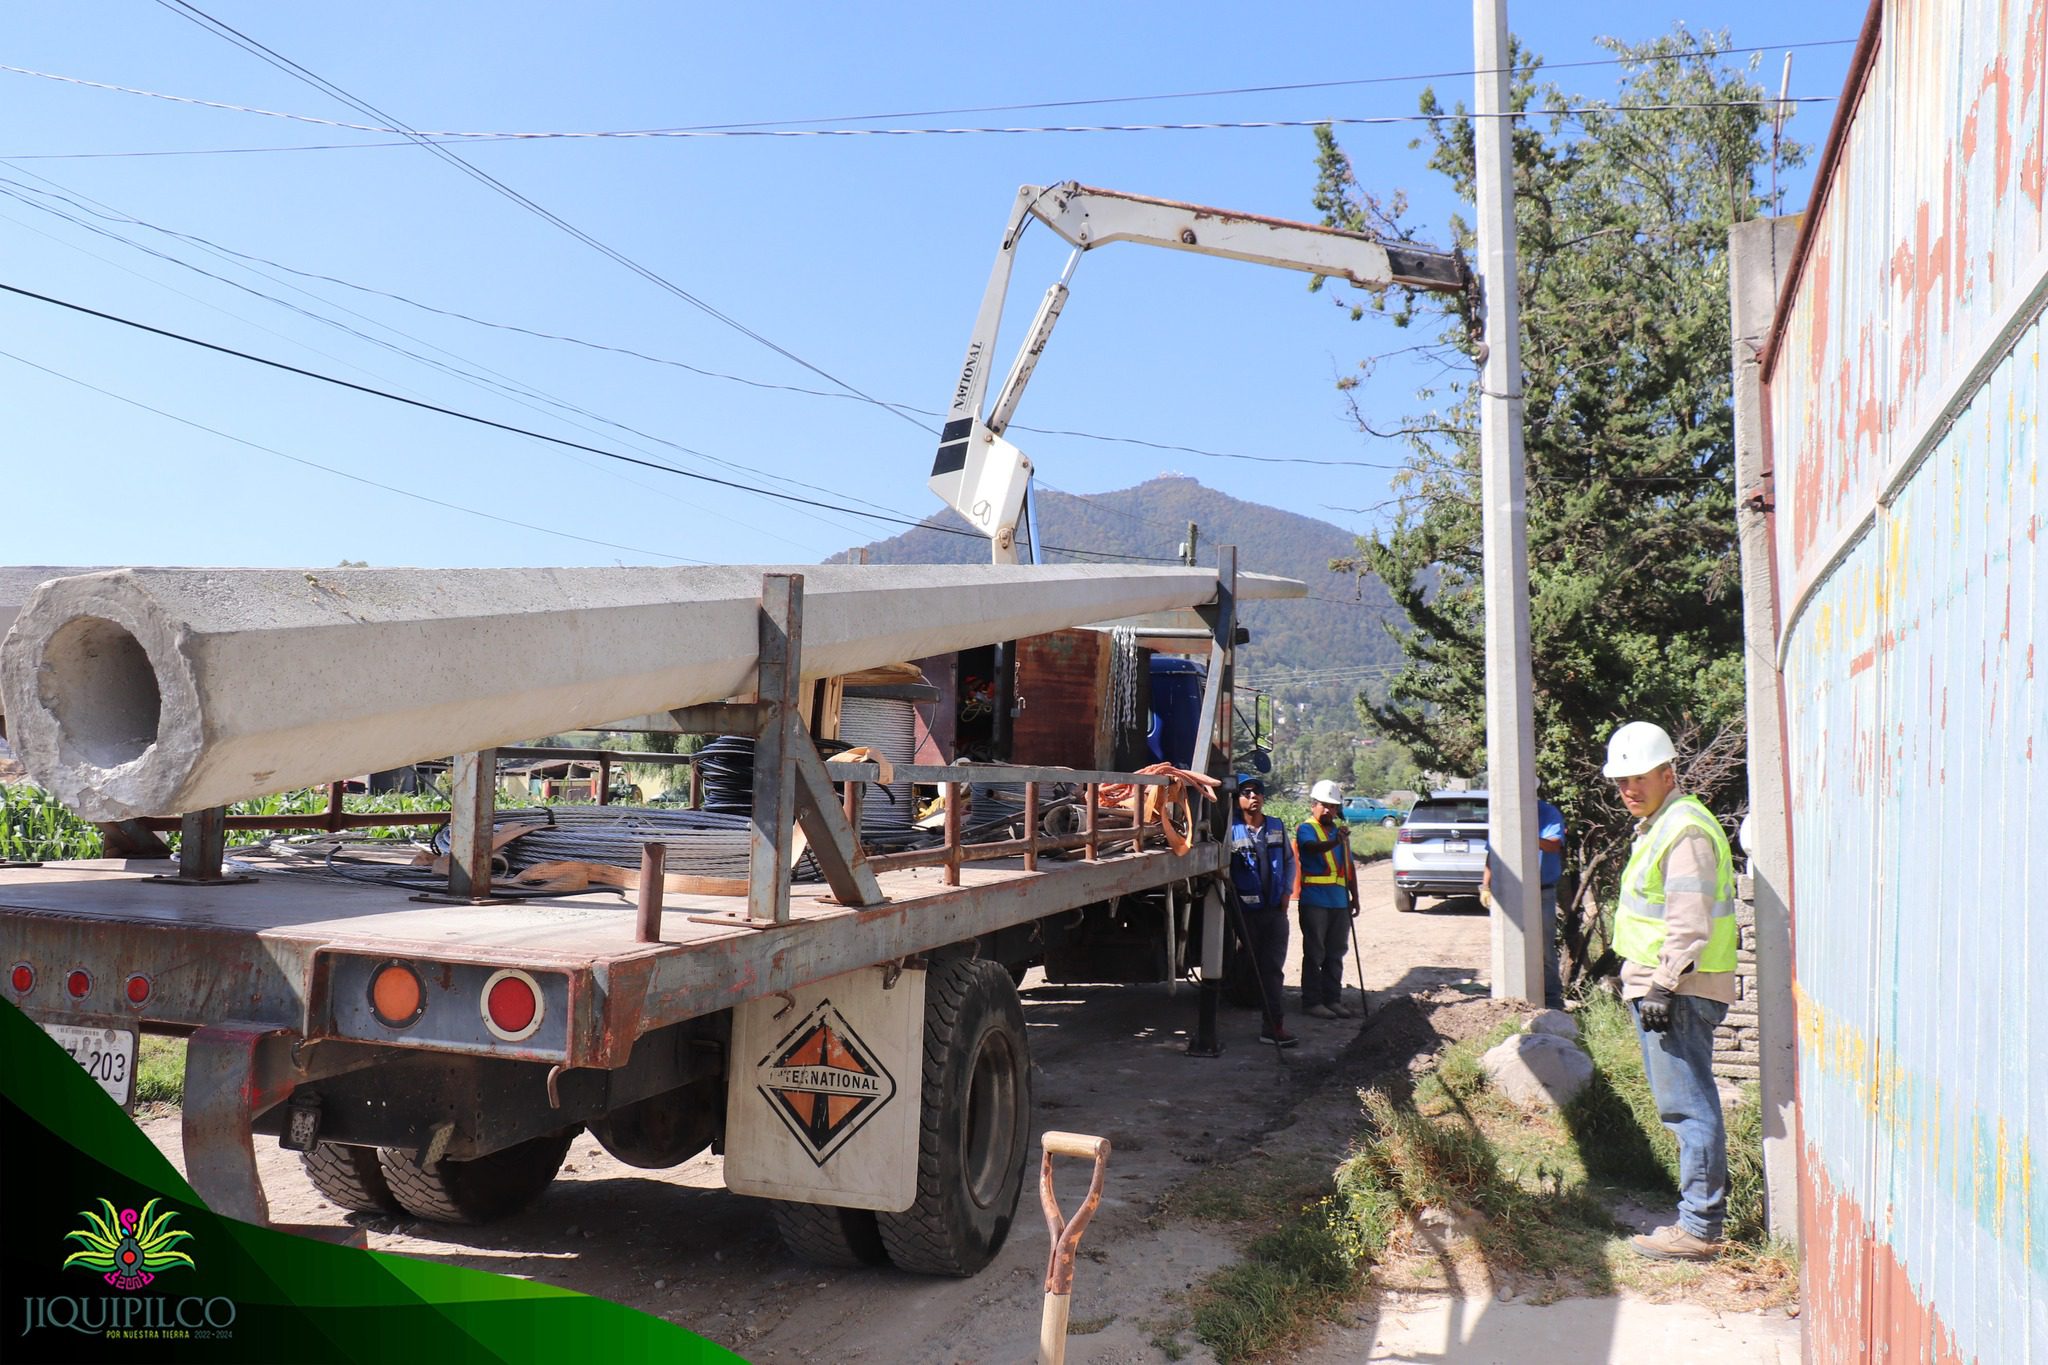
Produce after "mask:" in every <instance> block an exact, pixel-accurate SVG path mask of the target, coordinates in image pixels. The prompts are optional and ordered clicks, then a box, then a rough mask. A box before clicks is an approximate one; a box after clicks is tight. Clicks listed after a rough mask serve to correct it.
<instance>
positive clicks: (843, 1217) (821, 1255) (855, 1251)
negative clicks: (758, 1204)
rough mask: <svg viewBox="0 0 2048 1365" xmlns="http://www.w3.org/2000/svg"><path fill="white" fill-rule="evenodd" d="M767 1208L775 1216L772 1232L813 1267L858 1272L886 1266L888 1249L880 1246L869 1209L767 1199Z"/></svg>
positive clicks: (878, 1234)
mask: <svg viewBox="0 0 2048 1365" xmlns="http://www.w3.org/2000/svg"><path fill="white" fill-rule="evenodd" d="M768 1207H769V1208H770V1210H771V1211H773V1213H774V1215H775V1231H776V1232H777V1233H778V1234H780V1236H781V1237H782V1245H784V1246H785V1247H788V1248H789V1249H790V1251H792V1252H794V1253H795V1254H796V1255H798V1256H801V1257H803V1259H805V1260H806V1261H809V1262H810V1263H811V1264H813V1265H830V1266H843V1267H846V1268H848V1269H858V1268H859V1267H861V1266H868V1265H887V1264H888V1263H889V1250H888V1248H887V1247H884V1246H883V1245H882V1232H881V1229H880V1228H878V1227H876V1226H875V1211H874V1210H873V1209H841V1208H834V1207H833V1206H832V1205H830V1204H800V1203H798V1202H797V1201H795V1200H794V1199H771V1200H769V1201H768Z"/></svg>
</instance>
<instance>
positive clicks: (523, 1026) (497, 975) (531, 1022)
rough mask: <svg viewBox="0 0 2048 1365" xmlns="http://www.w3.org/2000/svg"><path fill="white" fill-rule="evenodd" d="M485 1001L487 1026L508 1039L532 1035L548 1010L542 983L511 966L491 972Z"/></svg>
mask: <svg viewBox="0 0 2048 1365" xmlns="http://www.w3.org/2000/svg"><path fill="white" fill-rule="evenodd" d="M482 1004H483V1015H484V1026H485V1027H487V1028H488V1029H490V1031H491V1032H492V1033H493V1034H494V1035H496V1036H497V1037H498V1038H501V1039H503V1040H504V1041H505V1042H508V1043H517V1042H520V1041H522V1040H524V1039H527V1038H531V1037H532V1036H533V1035H534V1032H535V1031H536V1030H537V1029H539V1028H540V1023H541V1019H542V1018H543V1017H544V1016H545V1015H546V1013H547V1007H546V1004H545V1003H544V1002H543V1001H542V999H541V994H540V983H539V982H537V981H535V980H534V979H533V978H532V977H531V976H529V975H527V974H526V973H525V972H522V971H517V970H513V969H511V968H507V969H506V970H504V971H498V972H493V973H491V977H490V979H489V980H488V981H486V982H484V990H483V1001H482Z"/></svg>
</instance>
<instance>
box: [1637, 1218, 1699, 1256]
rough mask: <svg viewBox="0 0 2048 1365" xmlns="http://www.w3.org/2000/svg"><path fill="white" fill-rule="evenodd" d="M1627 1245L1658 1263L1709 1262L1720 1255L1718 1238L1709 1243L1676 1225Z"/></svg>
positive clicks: (1650, 1233)
mask: <svg viewBox="0 0 2048 1365" xmlns="http://www.w3.org/2000/svg"><path fill="white" fill-rule="evenodd" d="M1628 1244H1629V1245H1630V1246H1631V1247H1634V1248H1635V1250H1636V1253H1637V1254H1638V1255H1641V1256H1648V1257H1650V1258H1651V1259H1652V1260H1658V1261H1711V1260H1713V1259H1714V1258H1715V1257H1716V1256H1719V1255H1720V1254H1721V1247H1722V1243H1721V1240H1720V1239H1719V1238H1716V1239H1715V1240H1713V1241H1711V1242H1710V1241H1708V1240H1707V1239H1706V1238H1704V1237H1695V1236H1693V1235H1692V1234H1691V1233H1690V1232H1687V1231H1686V1230H1685V1229H1684V1228H1682V1227H1680V1226H1679V1225H1678V1224H1676V1223H1673V1224H1671V1225H1670V1226H1669V1227H1662V1228H1658V1229H1657V1230H1656V1231H1655V1232H1648V1233H1644V1234H1643V1235H1642V1236H1640V1237H1631V1238H1629V1239H1628Z"/></svg>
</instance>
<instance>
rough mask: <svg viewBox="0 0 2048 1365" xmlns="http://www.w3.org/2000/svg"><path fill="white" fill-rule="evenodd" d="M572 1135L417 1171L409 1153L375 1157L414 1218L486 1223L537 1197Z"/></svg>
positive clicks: (544, 1137) (558, 1166)
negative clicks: (429, 1169)
mask: <svg viewBox="0 0 2048 1365" xmlns="http://www.w3.org/2000/svg"><path fill="white" fill-rule="evenodd" d="M575 1136H576V1129H575V1128H574V1127H569V1128H564V1129H563V1130H562V1131H561V1132H559V1133H545V1134H543V1135H541V1136H540V1137H537V1138H529V1139H528V1140H527V1141H525V1142H522V1143H519V1144H517V1145H515V1146H511V1147H507V1148H505V1149H504V1150H503V1151H499V1152H492V1153H491V1154H490V1155H489V1156H480V1157H477V1158H476V1159H475V1160H472V1161H443V1162H440V1163H439V1164H437V1165H436V1166H435V1167H434V1169H433V1170H431V1171H424V1170H421V1169H420V1167H419V1165H418V1164H417V1163H416V1162H415V1161H414V1160H413V1154H412V1153H411V1152H408V1151H394V1150H392V1149H390V1148H385V1149H384V1150H383V1151H381V1152H379V1153H378V1154H377V1155H378V1159H379V1161H381V1162H382V1164H383V1167H384V1179H385V1180H386V1181H387V1182H389V1184H390V1186H391V1193H392V1194H393V1195H394V1196H396V1197H397V1199H398V1202H399V1204H400V1206H401V1207H403V1208H404V1209H405V1211H406V1212H407V1213H409V1214H411V1215H412V1216H413V1217H415V1218H424V1219H426V1220H427V1221H428V1222H432V1223H489V1222H492V1221H494V1220H496V1219H499V1218H504V1217H506V1216H508V1215H510V1214H514V1213H517V1212H519V1211H520V1210H521V1209H523V1208H525V1207H526V1206H527V1205H529V1204H531V1203H533V1201H534V1200H536V1199H538V1198H540V1197H541V1194H542V1192H543V1191H545V1190H546V1189H547V1187H548V1185H549V1183H550V1182H551V1181H553V1180H554V1178H555V1172H556V1171H558V1170H560V1169H561V1168H562V1158H563V1157H565V1156H567V1155H568V1154H569V1143H570V1141H571V1140H572V1139H573V1138H575Z"/></svg>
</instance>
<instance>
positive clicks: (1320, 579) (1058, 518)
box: [830, 474, 1400, 728]
mask: <svg viewBox="0 0 2048 1365" xmlns="http://www.w3.org/2000/svg"><path fill="white" fill-rule="evenodd" d="M1037 502H1038V513H1039V518H1040V522H1041V525H1040V528H1039V542H1040V545H1041V547H1043V548H1044V551H1045V558H1046V560H1047V562H1049V563H1056V564H1060V563H1083V562H1097V561H1100V560H1102V559H1103V558H1105V557H1108V556H1118V555H1130V556H1140V557H1144V558H1146V559H1152V560H1159V561H1172V560H1174V559H1175V558H1176V557H1177V556H1178V554H1179V550H1180V545H1181V543H1182V542H1183V541H1184V540H1185V539H1186V538H1187V525H1188V523H1189V522H1190V521H1192V522H1194V523H1195V524H1196V526H1197V527H1198V528H1199V537H1198V540H1197V542H1196V558H1197V562H1199V563H1201V564H1204V565H1211V564H1214V563H1215V552H1216V547H1217V546H1219V545H1235V546H1237V552H1238V560H1237V562H1238V569H1239V571H1240V572H1248V573H1272V574H1280V575H1283V576H1285V577H1288V578H1299V579H1301V580H1302V581H1303V582H1305V583H1307V584H1308V590H1309V598H1308V600H1305V601H1298V602H1250V603H1246V604H1244V608H1243V611H1242V613H1241V619H1242V621H1243V623H1244V624H1245V625H1246V626H1248V627H1249V628H1250V629H1251V632H1252V643H1251V645H1250V647H1249V649H1248V650H1247V651H1245V652H1244V653H1243V654H1242V655H1241V665H1240V666H1241V669H1242V670H1243V672H1244V673H1245V674H1246V675H1247V676H1248V678H1249V680H1250V681H1251V682H1253V683H1254V684H1255V685H1259V686H1262V687H1265V688H1266V689H1267V690H1268V691H1270V692H1272V693H1273V694H1274V695H1275V696H1276V697H1277V698H1278V699H1280V700H1281V701H1284V702H1286V703H1288V704H1290V705H1294V704H1305V705H1306V706H1307V707H1308V711H1307V712H1306V713H1302V714H1301V717H1300V718H1301V719H1302V720H1305V721H1308V722H1310V723H1311V724H1313V723H1314V721H1315V720H1321V721H1322V722H1323V723H1324V724H1326V725H1335V726H1342V727H1346V728H1350V727H1353V726H1355V713H1354V712H1353V711H1352V708H1351V698H1352V697H1353V696H1354V695H1356V693H1357V692H1358V690H1359V688H1360V686H1361V685H1364V684H1367V683H1370V682H1371V681H1373V680H1374V679H1375V677H1376V675H1375V673H1374V669H1375V667H1377V666H1384V665H1389V664H1393V663H1395V662H1396V661H1398V659H1399V658H1400V651H1399V649H1398V648H1396V646H1395V645H1394V643H1393V641H1392V639H1391V638H1390V637H1389V636H1388V633H1387V630H1386V627H1385V625H1384V623H1385V622H1387V621H1389V620H1397V619H1398V612H1397V611H1396V609H1395V608H1394V607H1393V605H1392V603H1391V602H1390V600H1389V599H1388V596H1387V593H1386V590H1385V589H1384V588H1382V587H1381V586H1380V583H1379V581H1378V580H1377V579H1371V578H1368V579H1364V580H1359V579H1355V578H1353V577H1351V576H1350V575H1348V574H1333V573H1331V572H1330V570H1329V565H1330V561H1331V560H1332V559H1336V558H1340V557H1342V556H1345V555H1350V554H1353V553H1355V552H1356V549H1357V544H1356V541H1355V540H1354V538H1353V536H1352V534H1351V533H1350V532H1349V531H1346V530H1344V529H1343V528H1342V527H1338V526H1333V525H1331V524H1330V523H1329V522H1326V521H1319V520H1317V519H1316V518H1314V517H1307V516H1302V515H1299V514H1297V513H1294V512H1288V511H1283V510H1282V509H1280V508H1277V507H1267V506H1263V505H1261V504H1259V503H1253V502H1243V501H1240V500H1239V499H1237V498H1233V497H1230V496H1229V495H1228V494H1224V493H1219V492H1217V491H1216V490H1214V489H1212V488H1205V487H1203V486H1202V484H1201V483H1200V482H1199V481H1198V480H1196V479H1192V478H1188V477H1184V476H1181V475H1177V474H1169V475H1162V476H1161V477H1159V478H1156V479H1152V480H1150V481H1148V482H1146V483H1142V484H1139V485H1138V486H1136V487H1135V488H1125V489H1120V490H1118V491H1116V492H1111V493H1096V494H1089V495H1086V496H1073V495H1069V494H1065V493H1055V492H1047V491H1042V490H1041V491H1040V492H1039V493H1038V494H1037ZM934 523H936V524H939V525H945V526H950V527H953V528H955V529H956V530H960V531H965V530H966V529H967V523H966V522H965V521H963V520H961V519H960V518H959V517H958V516H956V515H955V514H954V513H952V512H951V511H948V512H946V513H945V514H944V515H943V516H940V517H933V518H932V519H931V521H930V522H928V523H927V524H926V525H924V526H920V527H918V528H917V529H915V530H912V531H906V532H905V533H904V534H902V535H900V536H896V537H893V538H891V539H889V540H883V541H877V542H875V543H874V544H872V545H869V546H867V547H866V548H867V550H868V553H869V558H870V560H871V562H873V563H877V564H966V563H984V562H986V560H987V558H988V542H987V541H986V540H984V539H982V538H981V537H979V536H974V535H953V534H948V533H946V532H945V531H941V530H937V529H933V524H934ZM1054 547H1058V548H1054ZM847 558H848V555H847V554H840V555H835V556H833V559H832V560H831V561H830V562H833V563H841V562H844V561H845V560H846V559H847ZM1141 562H1142V561H1141Z"/></svg>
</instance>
